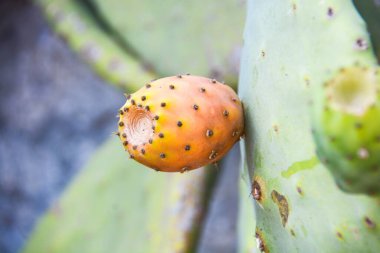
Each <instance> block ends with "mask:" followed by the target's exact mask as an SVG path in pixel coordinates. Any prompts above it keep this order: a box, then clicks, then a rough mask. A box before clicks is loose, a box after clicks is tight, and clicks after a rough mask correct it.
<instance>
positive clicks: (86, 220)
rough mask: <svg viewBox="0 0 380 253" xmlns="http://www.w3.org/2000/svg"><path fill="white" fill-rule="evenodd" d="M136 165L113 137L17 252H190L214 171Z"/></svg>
mask: <svg viewBox="0 0 380 253" xmlns="http://www.w3.org/2000/svg"><path fill="white" fill-rule="evenodd" d="M142 167H143V165H141V164H138V163H135V162H133V161H131V160H128V159H127V158H126V157H125V154H124V151H123V150H121V149H120V145H119V141H118V140H117V139H116V138H114V137H113V138H112V140H110V141H108V142H107V143H106V144H105V145H104V146H103V147H102V148H101V149H100V150H99V151H98V152H97V153H96V154H95V155H94V156H93V158H92V159H91V160H90V162H89V163H88V164H87V166H86V168H84V169H83V171H82V172H81V173H80V174H79V175H78V177H77V178H76V179H75V180H74V182H73V183H72V184H71V186H70V187H69V188H68V189H67V191H65V193H64V194H63V196H62V197H61V198H60V200H59V201H57V202H56V203H55V204H54V205H53V206H52V208H51V210H50V211H49V212H47V214H46V215H45V216H44V217H42V219H41V220H40V222H39V224H38V226H37V227H36V229H35V231H34V233H33V234H32V235H31V237H30V239H29V241H28V243H27V244H26V245H25V248H24V250H23V252H24V253H42V252H50V253H105V252H112V253H126V252H128V253H157V252H178V253H190V252H194V248H195V247H196V244H197V237H198V234H199V230H200V228H201V222H202V220H203V219H202V217H203V215H204V213H205V211H206V199H207V196H208V191H209V190H208V189H209V183H210V180H212V179H213V178H215V173H213V171H212V170H196V171H191V172H189V173H187V174H186V175H183V174H179V173H157V172H155V171H152V170H147V169H142Z"/></svg>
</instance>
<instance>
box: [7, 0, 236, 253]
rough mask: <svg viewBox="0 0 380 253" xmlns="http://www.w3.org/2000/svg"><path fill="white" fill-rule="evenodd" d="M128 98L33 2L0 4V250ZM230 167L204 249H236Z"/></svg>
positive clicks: (18, 242) (48, 199)
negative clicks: (96, 71) (54, 28)
mask: <svg viewBox="0 0 380 253" xmlns="http://www.w3.org/2000/svg"><path fill="white" fill-rule="evenodd" d="M123 100H124V99H123V95H122V92H121V91H118V90H116V89H114V88H113V87H112V86H109V85H107V84H105V83H104V82H103V81H101V80H100V79H99V78H98V77H97V76H96V75H95V74H94V73H93V72H92V71H91V70H90V69H89V68H88V67H87V66H86V65H85V64H83V63H82V62H81V61H80V60H79V59H78V58H77V56H76V55H74V54H73V53H72V52H71V51H70V50H69V49H68V48H67V47H66V45H65V44H64V43H63V42H62V40H61V39H60V38H57V37H56V35H55V34H54V33H52V31H51V30H50V29H49V27H48V25H47V23H46V22H45V21H44V19H43V17H42V15H41V14H40V12H39V10H38V8H36V7H35V6H33V4H31V3H30V1H27V0H1V1H0V253H15V252H18V251H19V250H20V249H21V247H22V245H23V243H24V242H25V240H26V239H27V236H28V235H29V233H30V232H31V230H32V228H33V226H34V224H35V222H36V221H37V219H38V217H39V216H40V215H42V214H43V212H44V211H45V210H46V208H48V207H49V205H51V204H52V203H53V202H54V200H55V199H56V198H57V197H59V194H60V192H61V191H62V190H63V189H64V187H65V186H66V185H67V184H68V182H69V181H70V179H71V178H72V177H73V176H74V175H75V173H76V172H77V171H78V170H79V169H80V168H81V167H82V165H84V163H85V162H86V161H87V159H88V158H89V156H90V155H91V154H92V152H93V151H94V150H95V149H96V148H97V147H98V146H99V145H100V144H101V143H102V141H104V140H105V139H106V138H108V137H109V136H110V135H111V132H112V131H113V130H114V129H115V122H116V119H115V112H116V111H117V108H118V107H119V106H120V105H121V104H122V103H123ZM234 152H237V151H236V150H235V151H234ZM233 156H234V157H237V155H236V153H235V154H234V155H233ZM226 164H227V165H226V167H229V169H228V170H223V173H222V172H221V173H222V177H221V179H220V181H219V182H218V184H217V188H216V190H215V191H214V196H213V197H212V201H211V203H210V210H209V214H208V218H207V221H206V223H205V226H204V232H203V233H202V235H203V238H202V239H201V240H200V244H199V247H198V249H199V252H202V253H213V252H218V253H223V252H226V253H227V252H228V253H231V252H234V251H235V247H236V245H235V244H236V235H235V229H236V227H235V226H236V225H235V218H236V213H237V199H236V196H237V192H236V189H237V188H236V182H237V178H238V177H237V173H238V172H237V163H236V161H234V160H229V161H227V163H226Z"/></svg>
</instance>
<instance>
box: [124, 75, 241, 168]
mask: <svg viewBox="0 0 380 253" xmlns="http://www.w3.org/2000/svg"><path fill="white" fill-rule="evenodd" d="M119 115H120V119H119V130H118V135H119V137H120V139H121V141H122V143H123V146H124V148H125V149H126V150H127V151H128V152H129V154H130V156H131V158H133V159H135V160H136V161H138V162H140V163H142V164H144V165H146V166H148V167H150V168H153V169H155V170H159V171H165V172H184V171H188V170H193V169H196V168H199V167H201V166H204V165H207V164H210V163H215V162H217V161H218V160H220V159H221V158H222V157H223V156H224V155H225V154H226V153H227V151H228V150H229V149H230V148H231V147H232V146H233V145H234V143H235V142H237V141H238V140H239V139H240V137H241V136H242V134H243V132H244V118H243V108H242V104H241V102H240V100H239V98H238V97H237V95H236V93H235V92H234V91H233V90H232V89H231V88H230V87H229V86H227V85H224V84H222V83H219V82H217V81H216V80H214V79H209V78H205V77H200V76H191V75H179V76H172V77H166V78H162V79H158V80H155V81H152V82H150V83H148V84H146V85H145V86H144V87H143V88H141V89H140V90H138V91H137V92H135V93H133V94H131V95H128V96H127V101H126V103H125V104H124V106H123V107H121V109H120V110H119Z"/></svg>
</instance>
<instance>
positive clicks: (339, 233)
mask: <svg viewBox="0 0 380 253" xmlns="http://www.w3.org/2000/svg"><path fill="white" fill-rule="evenodd" d="M336 237H338V239H339V240H343V235H342V233H341V232H339V231H338V232H336Z"/></svg>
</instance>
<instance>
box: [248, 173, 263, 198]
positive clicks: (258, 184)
mask: <svg viewBox="0 0 380 253" xmlns="http://www.w3.org/2000/svg"><path fill="white" fill-rule="evenodd" d="M264 190H265V184H264V181H263V180H262V178H261V177H259V176H255V178H254V179H253V182H252V185H251V195H252V197H253V198H254V199H255V200H256V201H257V202H259V203H260V204H262V202H263V200H264V199H265V191H264Z"/></svg>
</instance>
